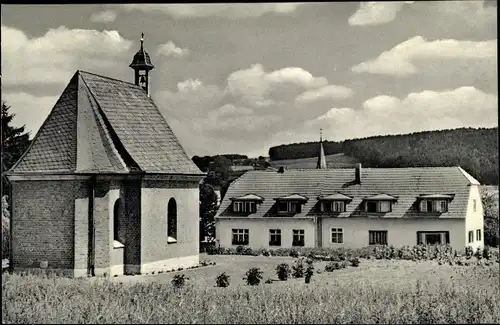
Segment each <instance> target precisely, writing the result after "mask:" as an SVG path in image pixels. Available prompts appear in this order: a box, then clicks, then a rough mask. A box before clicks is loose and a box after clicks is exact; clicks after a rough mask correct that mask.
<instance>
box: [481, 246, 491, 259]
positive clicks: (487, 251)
mask: <svg viewBox="0 0 500 325" xmlns="http://www.w3.org/2000/svg"><path fill="white" fill-rule="evenodd" d="M483 257H484V258H485V259H487V260H489V259H491V251H490V246H488V245H486V246H484V249H483Z"/></svg>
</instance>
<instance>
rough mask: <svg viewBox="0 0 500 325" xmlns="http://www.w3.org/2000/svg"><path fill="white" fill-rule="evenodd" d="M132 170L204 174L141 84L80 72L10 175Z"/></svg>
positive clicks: (125, 171) (121, 171)
mask: <svg viewBox="0 0 500 325" xmlns="http://www.w3.org/2000/svg"><path fill="white" fill-rule="evenodd" d="M134 171H138V172H145V173H161V174H190V175H202V172H201V171H200V170H199V169H198V167H196V165H195V164H194V163H193V162H192V161H191V159H190V158H189V157H188V156H187V154H186V152H185V151H184V149H183V148H182V146H181V144H180V143H179V140H178V139H177V137H176V136H175V134H174V133H173V132H172V130H171V128H170V126H169V125H168V123H167V122H166V120H165V118H164V117H163V115H162V114H161V112H160V110H159V109H158V108H157V106H156V105H155V103H154V102H153V100H152V99H151V98H149V97H148V95H147V93H146V92H145V91H144V90H143V89H142V88H141V87H140V86H137V85H135V84H132V83H129V82H125V81H120V80H116V79H112V78H108V77H104V76H100V75H96V74H93V73H89V72H84V71H77V72H76V73H75V75H74V76H73V78H71V81H70V82H69V84H68V86H67V87H66V89H65V90H64V91H63V93H62V95H61V97H60V98H59V100H58V101H57V102H56V104H55V105H54V107H53V109H52V111H51V112H50V114H49V116H48V117H47V119H46V120H45V122H44V123H43V124H42V126H41V128H40V130H39V131H38V133H37V134H36V136H35V138H34V139H33V141H32V144H31V146H30V147H29V148H28V150H27V151H26V152H25V153H24V155H23V156H22V157H21V159H20V160H19V161H18V162H17V163H16V164H15V165H14V166H13V167H12V168H11V170H10V171H9V172H8V173H7V174H18V173H21V174H22V173H32V172H39V173H43V172H65V173H129V172H134Z"/></svg>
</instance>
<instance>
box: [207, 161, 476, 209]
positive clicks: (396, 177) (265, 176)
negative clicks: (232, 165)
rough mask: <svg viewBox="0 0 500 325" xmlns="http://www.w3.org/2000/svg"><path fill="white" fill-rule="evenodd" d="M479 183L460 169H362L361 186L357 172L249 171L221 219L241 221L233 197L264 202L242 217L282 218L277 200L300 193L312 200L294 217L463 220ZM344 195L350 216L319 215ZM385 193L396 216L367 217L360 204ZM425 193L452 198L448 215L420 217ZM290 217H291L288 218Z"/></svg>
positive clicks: (232, 190) (226, 201) (235, 184)
mask: <svg viewBox="0 0 500 325" xmlns="http://www.w3.org/2000/svg"><path fill="white" fill-rule="evenodd" d="M476 183H477V184H479V182H477V180H475V179H474V178H473V177H472V176H471V175H469V174H468V173H467V172H465V171H464V170H463V169H462V168H460V167H417V168H363V169H362V179H361V184H357V183H356V182H355V169H354V168H352V169H343V168H342V169H340V168H339V169H290V170H285V172H284V173H277V172H272V171H249V172H247V173H245V174H244V175H243V176H241V177H240V178H239V179H237V180H236V181H234V182H233V183H232V184H231V185H230V186H229V188H228V190H227V192H226V195H225V196H224V199H223V200H222V202H221V205H220V207H219V210H218V211H217V215H216V217H238V216H235V215H233V213H232V212H231V206H230V204H231V200H230V199H229V198H231V197H239V196H244V195H246V194H248V193H254V194H256V195H259V196H262V197H263V198H264V201H263V203H262V204H261V205H260V206H259V207H258V208H257V212H256V213H252V214H249V215H248V216H245V217H241V218H248V217H249V218H261V217H264V218H265V217H277V216H279V215H278V214H277V212H276V206H275V205H276V202H275V201H274V200H273V199H274V198H276V197H281V196H286V195H289V194H290V193H297V194H300V195H302V196H305V197H309V198H310V199H309V200H308V201H307V202H306V203H305V204H304V205H303V206H302V210H301V212H300V213H296V214H294V215H293V216H292V217H291V218H297V217H298V218H301V217H314V216H322V217H325V216H329V214H331V216H333V217H338V218H346V217H377V218H412V217H416V216H418V217H419V218H464V217H465V214H466V211H467V204H468V197H469V189H470V185H471V184H476ZM337 192H340V193H342V194H343V195H347V196H349V197H352V201H351V202H349V203H348V204H347V205H346V211H345V212H341V213H339V212H320V208H319V200H317V198H318V197H322V196H327V195H331V194H334V193H337ZM379 194H386V195H391V196H394V197H397V201H395V203H394V204H393V208H392V211H391V212H388V213H375V214H374V213H369V214H368V213H366V212H364V209H362V205H361V203H362V202H363V200H364V199H365V198H367V197H371V196H375V195H379ZM426 194H447V195H450V194H453V195H454V197H453V199H452V200H451V201H450V202H449V205H448V212H443V213H440V212H436V213H421V212H419V211H418V198H419V197H420V196H421V195H426ZM284 218H286V217H284Z"/></svg>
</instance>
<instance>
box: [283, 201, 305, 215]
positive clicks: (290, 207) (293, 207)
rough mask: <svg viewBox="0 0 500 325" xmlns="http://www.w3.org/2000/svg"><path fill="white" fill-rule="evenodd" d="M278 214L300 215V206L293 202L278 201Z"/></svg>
mask: <svg viewBox="0 0 500 325" xmlns="http://www.w3.org/2000/svg"><path fill="white" fill-rule="evenodd" d="M278 212H293V213H301V212H302V204H301V203H300V202H294V201H278Z"/></svg>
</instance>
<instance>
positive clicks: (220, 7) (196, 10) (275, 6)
mask: <svg viewBox="0 0 500 325" xmlns="http://www.w3.org/2000/svg"><path fill="white" fill-rule="evenodd" d="M301 5H303V3H298V2H293V3H233V4H215V3H213V4H125V5H123V6H122V8H123V9H124V10H126V11H134V10H138V11H142V12H151V13H160V14H166V15H168V16H171V17H173V18H192V17H223V18H227V19H242V18H249V17H259V16H262V15H264V14H266V13H273V14H278V15H284V14H291V13H294V12H295V11H296V10H297V8H298V7H299V6H301Z"/></svg>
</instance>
